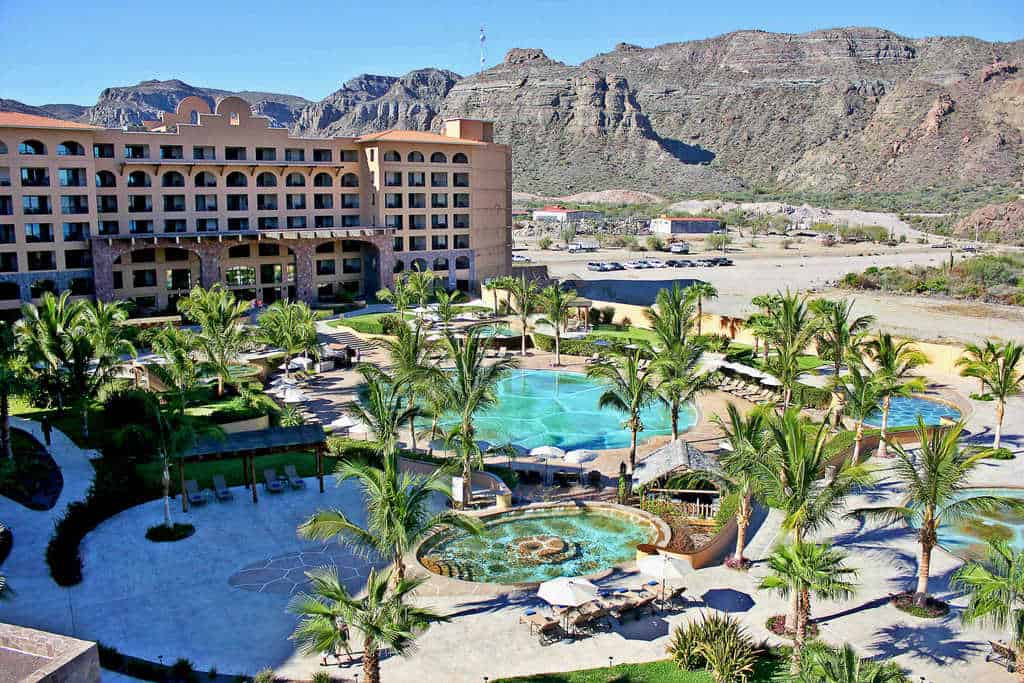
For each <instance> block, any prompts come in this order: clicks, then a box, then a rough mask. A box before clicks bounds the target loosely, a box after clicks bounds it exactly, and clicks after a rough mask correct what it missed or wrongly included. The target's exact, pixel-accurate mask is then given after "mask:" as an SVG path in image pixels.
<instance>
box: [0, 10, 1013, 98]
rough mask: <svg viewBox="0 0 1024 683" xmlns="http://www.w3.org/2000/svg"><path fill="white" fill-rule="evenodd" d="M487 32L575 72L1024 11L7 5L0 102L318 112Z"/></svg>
mask: <svg viewBox="0 0 1024 683" xmlns="http://www.w3.org/2000/svg"><path fill="white" fill-rule="evenodd" d="M129 8H130V9H129ZM480 24H485V25H486V27H487V64H488V65H492V64H494V63H496V62H498V61H500V60H501V58H502V56H503V55H504V54H505V52H506V51H507V50H508V49H509V48H512V47H541V48H543V49H544V50H545V52H547V54H548V55H549V56H551V57H552V58H554V59H558V60H561V61H565V62H569V63H578V62H580V61H582V60H584V59H587V58H588V57H590V56H592V55H594V54H597V53H599V52H605V51H608V50H610V49H612V48H613V47H614V45H615V44H616V43H617V42H620V41H625V42H630V43H636V44H639V45H644V46H651V45H658V44H661V43H667V42H674V41H681V40H691V39H696V38H705V37H709V36H715V35H718V34H721V33H726V32H729V31H733V30H737V29H764V30H768V31H786V32H802V31H808V30H813V29H816V28H831V27H837V26H854V25H859V26H881V27H884V28H889V29H891V30H894V31H896V32H898V33H902V34H904V35H908V36H912V37H918V36H927V35H973V36H977V37H979V38H984V39H987V40H997V41H1008V40H1019V39H1021V38H1024V2H1022V1H1021V0H979V1H977V2H943V1H942V0H932V1H929V2H925V1H920V0H912V1H905V0H887V1H881V0H858V1H857V2H845V3H838V2H831V1H829V0H817V1H815V2H785V1H784V0H779V1H776V2H768V1H766V0H732V1H731V2H726V3H722V2H693V1H692V0H690V1H685V0H675V1H673V0H664V1H663V2H644V1H643V0H629V1H626V2H623V1H622V0H617V1H608V0H592V1H591V2H577V1H572V2H554V1H551V0H548V1H539V0H507V1H505V2H500V1H492V2H472V1H469V2H448V1H446V0H432V1H431V0H409V1H406V0H401V1H394V2H388V1H386V0H377V1H375V2H366V1H365V0H360V1H358V2H351V1H350V0H334V1H333V2H319V1H318V0H307V1H305V2H280V0H277V1H275V2H265V1H262V0H250V1H249V2H236V1H235V0H206V1H205V2H196V1H194V0H172V1H171V2H163V3H153V2H132V3H130V4H129V3H127V2H111V1H110V0H92V1H91V2H82V1H81V0H73V1H72V0H49V1H48V2H45V3H44V4H43V5H40V4H39V2H38V0H0V31H2V35H3V40H2V41H0V97H7V98H12V99H17V100H21V101H24V102H28V103H29V104H44V103H53V102H72V103H77V104H92V103H93V102H95V100H96V97H97V95H98V94H99V91H100V90H101V89H103V88H104V87H107V86H112V85H129V84H133V83H137V82H138V81H140V80H144V79H149V78H159V79H167V78H180V79H182V80H184V81H186V82H189V83H192V84H194V85H205V86H209V87H218V88H224V89H228V90H241V89H250V90H265V91H272V92H287V93H292V94H296V95H302V96H303V97H306V98H309V99H313V100H315V99H320V98H322V97H324V96H326V95H327V94H329V93H330V92H332V91H334V90H336V89H337V88H338V87H339V85H340V84H341V83H343V82H344V81H345V80H347V79H348V78H351V77H352V76H355V75H357V74H360V73H364V72H369V73H379V74H396V75H398V74H402V73H405V72H407V71H410V70H412V69H415V68H419V67H424V66H437V67H444V68H448V69H451V70H453V71H456V72H458V73H461V74H468V73H472V72H473V71H475V70H476V69H477V68H478V61H479V56H478V55H479V44H478V32H479V26H480Z"/></svg>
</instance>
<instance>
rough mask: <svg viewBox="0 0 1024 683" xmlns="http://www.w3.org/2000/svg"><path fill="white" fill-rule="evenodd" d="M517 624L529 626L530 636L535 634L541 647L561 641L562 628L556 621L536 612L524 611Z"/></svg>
mask: <svg viewBox="0 0 1024 683" xmlns="http://www.w3.org/2000/svg"><path fill="white" fill-rule="evenodd" d="M519 623H520V624H528V625H529V627H530V634H531V635H533V634H537V640H538V642H540V644H541V646H542V647H543V646H547V645H550V644H551V643H554V642H555V641H558V640H561V639H562V635H563V633H564V632H563V631H562V627H561V626H559V624H558V619H552V618H551V617H549V616H547V615H545V614H541V613H540V612H538V611H537V610H532V609H530V610H526V612H525V613H524V614H523V615H522V616H520V617H519Z"/></svg>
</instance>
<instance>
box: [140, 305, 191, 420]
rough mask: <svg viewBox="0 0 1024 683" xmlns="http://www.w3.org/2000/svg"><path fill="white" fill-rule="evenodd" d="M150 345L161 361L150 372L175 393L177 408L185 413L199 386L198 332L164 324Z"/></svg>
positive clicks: (152, 366)
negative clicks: (197, 361) (196, 355)
mask: <svg viewBox="0 0 1024 683" xmlns="http://www.w3.org/2000/svg"><path fill="white" fill-rule="evenodd" d="M150 346H151V347H152V349H153V353H155V354H157V355H158V356H160V359H161V361H162V362H161V363H154V364H153V365H151V366H150V369H149V370H150V372H152V373H153V374H154V375H156V377H157V379H159V380H160V381H161V382H162V383H163V384H164V385H166V387H167V388H168V389H169V390H170V391H173V392H174V402H175V404H176V406H177V407H178V408H179V409H180V410H184V409H185V408H186V407H187V406H188V404H189V402H190V401H191V398H192V395H193V392H194V391H195V388H196V385H197V384H198V383H199V366H198V365H197V363H196V360H195V353H196V350H197V348H198V342H197V341H196V335H195V333H193V332H192V331H191V330H187V329H183V328H180V327H175V326H174V325H165V326H164V327H161V328H160V329H159V331H157V332H156V334H154V335H153V336H152V338H151V339H150Z"/></svg>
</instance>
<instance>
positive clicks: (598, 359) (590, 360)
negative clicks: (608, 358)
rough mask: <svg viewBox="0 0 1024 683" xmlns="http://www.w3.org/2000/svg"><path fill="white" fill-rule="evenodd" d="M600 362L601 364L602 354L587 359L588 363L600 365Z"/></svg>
mask: <svg viewBox="0 0 1024 683" xmlns="http://www.w3.org/2000/svg"><path fill="white" fill-rule="evenodd" d="M600 362H601V354H600V353H595V354H594V355H593V356H591V357H590V358H588V359H587V363H600Z"/></svg>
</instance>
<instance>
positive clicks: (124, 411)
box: [100, 389, 159, 464]
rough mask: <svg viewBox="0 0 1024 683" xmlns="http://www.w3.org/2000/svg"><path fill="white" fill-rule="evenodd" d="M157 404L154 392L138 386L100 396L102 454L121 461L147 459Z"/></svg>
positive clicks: (155, 421) (150, 457)
mask: <svg viewBox="0 0 1024 683" xmlns="http://www.w3.org/2000/svg"><path fill="white" fill-rule="evenodd" d="M158 410H159V407H158V405H157V402H156V400H155V399H154V395H153V394H152V393H150V392H148V391H144V390H142V389H120V390H116V391H111V392H110V393H109V394H107V396H106V398H104V400H103V423H104V429H103V433H102V437H101V439H100V441H101V442H102V443H101V446H102V450H103V453H104V456H105V457H116V458H118V459H120V460H122V461H123V462H124V463H126V464H128V463H136V462H144V461H147V460H151V459H152V458H153V456H154V455H155V450H154V449H153V436H152V434H153V431H154V430H155V429H156V424H157V411H158Z"/></svg>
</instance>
